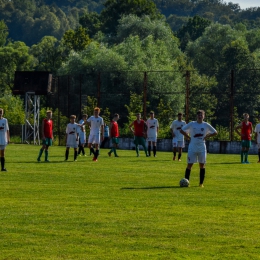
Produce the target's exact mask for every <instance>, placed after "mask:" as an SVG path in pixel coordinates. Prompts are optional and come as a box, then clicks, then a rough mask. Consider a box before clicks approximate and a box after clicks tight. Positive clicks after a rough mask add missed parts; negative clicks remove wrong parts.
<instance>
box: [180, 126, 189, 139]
mask: <svg viewBox="0 0 260 260" xmlns="http://www.w3.org/2000/svg"><path fill="white" fill-rule="evenodd" d="M180 133H181V134H182V135H184V136H185V137H186V138H187V139H188V140H189V139H190V136H189V135H188V134H187V133H186V132H185V131H183V130H182V129H181V130H180Z"/></svg>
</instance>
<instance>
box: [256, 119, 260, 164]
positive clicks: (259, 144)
mask: <svg viewBox="0 0 260 260" xmlns="http://www.w3.org/2000/svg"><path fill="white" fill-rule="evenodd" d="M258 120H259V121H260V115H259V116H258ZM255 140H256V144H257V148H258V163H260V123H259V124H257V125H256V127H255Z"/></svg>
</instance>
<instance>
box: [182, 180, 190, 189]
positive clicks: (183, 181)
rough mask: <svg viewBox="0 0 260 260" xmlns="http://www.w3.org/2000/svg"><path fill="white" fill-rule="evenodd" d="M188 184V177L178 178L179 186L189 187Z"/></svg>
mask: <svg viewBox="0 0 260 260" xmlns="http://www.w3.org/2000/svg"><path fill="white" fill-rule="evenodd" d="M189 185H190V182H189V180H188V179H185V178H183V179H181V180H180V187H189Z"/></svg>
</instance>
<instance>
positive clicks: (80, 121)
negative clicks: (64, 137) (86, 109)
mask: <svg viewBox="0 0 260 260" xmlns="http://www.w3.org/2000/svg"><path fill="white" fill-rule="evenodd" d="M83 123H84V120H83V119H81V120H79V124H80V125H82V124H83ZM81 132H85V125H83V126H82V128H81V127H80V133H81Z"/></svg>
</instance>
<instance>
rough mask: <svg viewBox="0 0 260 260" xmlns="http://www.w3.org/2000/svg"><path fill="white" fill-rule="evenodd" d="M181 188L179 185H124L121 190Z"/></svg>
mask: <svg viewBox="0 0 260 260" xmlns="http://www.w3.org/2000/svg"><path fill="white" fill-rule="evenodd" d="M176 188H181V187H180V186H154V187H125V188H121V190H155V189H176Z"/></svg>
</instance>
